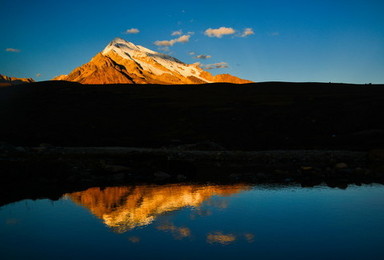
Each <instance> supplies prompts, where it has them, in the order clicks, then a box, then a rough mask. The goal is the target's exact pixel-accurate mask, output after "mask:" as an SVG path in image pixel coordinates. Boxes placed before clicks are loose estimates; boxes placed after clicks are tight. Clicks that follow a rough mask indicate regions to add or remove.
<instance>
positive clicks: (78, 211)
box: [0, 184, 384, 259]
mask: <svg viewBox="0 0 384 260" xmlns="http://www.w3.org/2000/svg"><path fill="white" fill-rule="evenodd" d="M383 245H384V186H383V185H378V184H377V185H376V184H372V185H363V186H349V187H348V188H347V189H345V190H343V189H335V188H330V187H327V186H317V187H313V188H302V187H300V186H274V185H269V186H268V185H264V186H263V185H258V186H253V185H249V184H234V185H213V184H206V185H202V184H169V185H136V186H122V187H105V188H99V187H94V188H89V189H86V190H83V191H79V192H74V193H67V194H64V195H63V196H62V197H61V199H59V200H57V201H51V200H47V199H41V200H35V201H32V200H23V201H19V202H16V203H12V204H8V205H5V206H3V207H1V208H0V258H1V259H384V250H383Z"/></svg>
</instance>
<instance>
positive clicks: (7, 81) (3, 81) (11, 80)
mask: <svg viewBox="0 0 384 260" xmlns="http://www.w3.org/2000/svg"><path fill="white" fill-rule="evenodd" d="M31 82H35V81H34V80H33V79H31V78H15V77H8V76H5V75H1V74H0V86H11V85H18V84H24V83H31Z"/></svg>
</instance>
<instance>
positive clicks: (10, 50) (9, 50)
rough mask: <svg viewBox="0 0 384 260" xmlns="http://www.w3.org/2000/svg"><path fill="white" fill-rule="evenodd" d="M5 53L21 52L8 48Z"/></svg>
mask: <svg viewBox="0 0 384 260" xmlns="http://www.w3.org/2000/svg"><path fill="white" fill-rule="evenodd" d="M5 51H6V52H21V50H19V49H14V48H6V49H5Z"/></svg>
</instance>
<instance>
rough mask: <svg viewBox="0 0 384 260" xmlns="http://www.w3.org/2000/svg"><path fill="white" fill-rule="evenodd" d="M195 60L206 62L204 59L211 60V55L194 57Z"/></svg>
mask: <svg viewBox="0 0 384 260" xmlns="http://www.w3.org/2000/svg"><path fill="white" fill-rule="evenodd" d="M195 58H196V59H201V60H206V59H209V58H212V56H211V55H204V54H200V55H197V56H195Z"/></svg>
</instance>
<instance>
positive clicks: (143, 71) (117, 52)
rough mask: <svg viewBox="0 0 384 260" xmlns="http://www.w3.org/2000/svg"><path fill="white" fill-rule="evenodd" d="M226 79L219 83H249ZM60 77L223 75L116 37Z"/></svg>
mask: <svg viewBox="0 0 384 260" xmlns="http://www.w3.org/2000/svg"><path fill="white" fill-rule="evenodd" d="M225 78H228V80H226V81H223V80H222V79H223V76H221V77H220V80H219V82H233V81H234V80H235V81H236V82H234V83H246V82H249V81H244V80H241V79H238V78H236V77H233V76H230V78H229V77H228V76H225ZM60 79H61V80H63V79H64V80H70V81H78V82H81V83H89V84H108V83H139V84H143V83H147V84H148V83H157V84H198V83H210V82H218V79H219V78H216V76H212V75H211V74H210V73H208V72H206V71H204V70H203V69H201V68H200V67H199V66H196V65H195V64H191V65H188V64H185V63H183V62H181V61H180V60H178V59H176V58H174V57H172V56H169V55H167V54H163V53H160V52H156V51H153V50H150V49H148V48H145V47H143V46H140V45H136V44H134V43H132V42H128V41H126V40H124V39H122V38H115V39H113V40H112V41H111V42H110V43H109V44H108V45H107V46H106V47H105V48H104V50H103V51H102V52H101V53H99V54H97V55H96V56H95V57H93V58H92V60H91V61H90V62H89V63H87V64H84V65H83V66H81V67H79V68H77V69H75V70H74V71H73V72H71V73H70V74H69V75H68V76H66V77H64V78H63V77H61V78H60Z"/></svg>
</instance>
